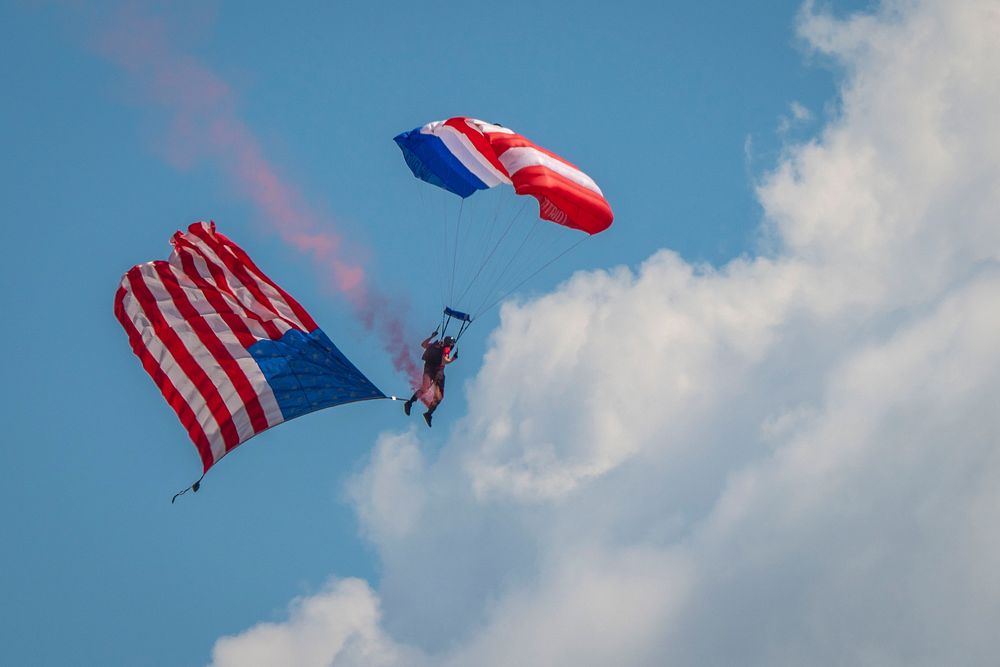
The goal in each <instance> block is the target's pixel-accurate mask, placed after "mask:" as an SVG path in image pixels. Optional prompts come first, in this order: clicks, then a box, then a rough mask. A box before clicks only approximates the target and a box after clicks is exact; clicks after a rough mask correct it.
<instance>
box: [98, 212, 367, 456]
mask: <svg viewBox="0 0 1000 667" xmlns="http://www.w3.org/2000/svg"><path fill="white" fill-rule="evenodd" d="M171 244H172V245H173V252H172V253H171V254H170V258H169V259H168V260H166V261H162V260H158V261H153V262H147V263H145V264H138V265H136V266H134V267H132V268H131V269H130V270H129V271H128V272H127V273H126V274H125V275H124V276H123V277H122V281H121V285H120V286H119V288H118V292H117V294H116V295H115V316H116V317H117V318H118V321H119V322H121V325H122V327H124V328H125V332H126V333H127V334H128V339H129V343H130V344H131V346H132V351H133V352H135V354H136V356H138V357H139V359H140V360H141V361H142V366H143V368H145V369H146V372H147V373H149V375H150V377H152V378H153V381H154V382H155V383H156V385H157V386H158V387H159V389H160V391H161V392H162V393H163V397H164V398H165V399H166V400H167V403H169V404H170V407H172V408H173V409H174V412H176V413H177V416H178V418H179V419H180V421H181V424H182V425H183V426H184V428H185V429H186V430H187V432H188V435H189V436H190V437H191V440H192V441H193V442H194V444H195V447H196V448H197V449H198V453H199V455H200V456H201V461H202V465H203V468H204V470H205V471H206V472H207V471H208V469H209V468H211V467H212V466H213V465H214V464H215V463H216V462H218V461H219V459H221V458H222V457H223V456H225V455H226V454H227V453H228V452H230V451H232V450H233V449H234V448H235V447H237V446H238V445H239V444H241V443H243V442H246V441H247V440H248V439H250V438H252V437H253V436H255V435H257V434H258V433H260V432H261V431H264V430H266V429H269V428H271V427H272V426H277V425H278V424H280V423H282V422H284V421H287V420H289V419H293V418H295V417H298V416H300V415H304V414H306V413H309V412H312V411H314V410H319V409H321V408H325V407H329V406H332V405H339V404H341V403H349V402H352V401H363V400H368V399H375V398H385V397H386V396H385V394H383V393H382V392H381V391H379V389H378V388H377V387H376V386H375V385H374V384H372V383H371V381H369V380H368V378H366V377H365V376H364V375H363V374H362V373H361V372H360V371H359V370H358V369H357V368H356V367H355V366H354V365H353V364H352V363H351V362H350V361H348V359H347V358H346V357H345V356H344V355H343V354H342V353H341V352H340V350H338V349H337V347H336V346H335V345H334V344H333V343H332V342H331V341H330V339H329V338H327V336H326V334H324V333H323V331H322V330H320V329H319V328H318V327H317V326H316V322H315V321H313V319H312V317H310V316H309V313H308V312H306V310H305V309H304V308H303V307H302V306H301V305H300V304H299V302H298V301H296V300H295V299H294V298H292V297H291V295H289V294H288V293H287V292H286V291H285V290H283V289H282V288H281V287H279V286H278V284H277V283H275V282H274V281H273V280H271V279H270V278H268V277H267V276H266V275H265V274H264V272H263V271H261V270H260V269H259V268H258V267H257V265H256V264H254V262H253V261H252V260H251V259H250V257H249V256H248V255H247V254H246V252H245V251H244V250H243V249H242V248H240V247H239V246H238V245H236V244H235V243H233V242H232V241H231V240H229V239H228V238H226V237H225V236H223V235H222V234H220V233H219V232H218V231H216V229H215V223H212V222H196V223H194V224H193V225H191V226H190V227H189V228H188V231H187V233H184V232H177V233H176V234H174V236H173V238H172V239H171Z"/></svg>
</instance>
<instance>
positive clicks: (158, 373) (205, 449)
mask: <svg viewBox="0 0 1000 667" xmlns="http://www.w3.org/2000/svg"><path fill="white" fill-rule="evenodd" d="M122 282H123V283H124V282H125V281H124V280H123V281H122ZM126 291H127V290H126V289H125V287H124V285H123V286H121V287H119V288H118V292H117V293H116V294H115V317H117V318H118V321H119V322H120V323H121V325H122V328H123V329H125V333H126V335H127V336H128V342H129V345H130V346H131V347H132V352H134V353H135V356H137V357H139V361H140V362H142V367H143V368H144V369H145V370H146V373H148V374H149V376H150V377H151V378H153V382H154V383H156V386H157V387H158V388H159V389H160V393H161V394H163V398H164V399H166V401H167V404H168V405H170V407H171V408H173V411H174V412H175V413H176V414H177V418H178V419H179V420H180V422H181V426H183V427H184V429H185V430H186V431H187V432H188V436H189V437H190V438H191V441H192V442H193V443H194V446H195V449H197V450H198V455H199V456H200V457H201V465H202V469H203V471H204V472H208V469H209V468H211V467H212V465H213V464H214V463H215V457H214V456H213V454H212V447H211V445H210V444H209V442H208V437H207V436H206V435H205V431H204V430H203V429H202V428H201V424H199V423H198V418H197V417H196V416H195V414H194V411H193V410H192V409H191V406H190V405H188V403H187V400H185V398H184V396H183V395H182V394H181V393H180V392H179V391H177V388H176V387H175V386H174V383H173V382H171V381H170V378H169V377H167V374H166V373H165V372H164V371H163V369H162V368H161V367H160V365H159V363H157V361H156V359H154V358H153V356H152V355H151V354H150V353H149V350H148V349H147V348H146V344H145V343H144V342H143V340H142V334H141V333H139V330H138V329H137V328H136V326H135V324H134V323H133V322H132V320H131V319H129V316H128V313H126V312H125V305H124V300H125V294H126Z"/></svg>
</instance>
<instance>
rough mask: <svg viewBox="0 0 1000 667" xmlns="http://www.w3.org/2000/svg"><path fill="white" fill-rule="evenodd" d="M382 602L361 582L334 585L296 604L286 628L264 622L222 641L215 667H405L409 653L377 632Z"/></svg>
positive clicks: (215, 654)
mask: <svg viewBox="0 0 1000 667" xmlns="http://www.w3.org/2000/svg"><path fill="white" fill-rule="evenodd" d="M378 620H379V610H378V600H377V598H376V596H375V594H374V593H373V592H372V590H371V589H370V588H369V587H368V584H367V583H365V582H364V581H361V580H360V579H341V580H333V581H330V582H329V583H328V584H327V585H326V587H325V588H324V589H323V590H322V591H320V592H319V593H317V594H316V595H313V596H311V597H307V598H302V599H299V600H295V601H293V602H292V604H291V607H290V617H289V619H288V620H287V621H285V622H282V623H261V624H259V625H256V626H254V627H253V628H251V629H249V630H247V631H246V632H243V633H242V634H239V635H236V636H234V637H223V638H221V639H219V640H218V641H217V642H216V644H215V648H214V650H213V651H212V658H213V662H212V664H213V665H214V666H215V667H229V666H230V665H231V666H232V667H257V666H260V667H279V666H281V665H296V667H323V666H326V665H333V664H337V665H372V666H376V665H389V664H400V661H401V660H403V659H404V658H405V656H406V652H405V651H403V650H401V649H398V648H396V647H395V646H394V645H393V642H392V641H391V640H390V639H388V638H387V637H385V636H384V635H383V634H382V633H381V631H380V630H379V628H378Z"/></svg>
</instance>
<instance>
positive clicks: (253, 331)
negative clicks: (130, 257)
mask: <svg viewBox="0 0 1000 667" xmlns="http://www.w3.org/2000/svg"><path fill="white" fill-rule="evenodd" d="M181 253H183V254H184V255H186V256H187V257H190V258H191V262H192V263H193V264H194V268H195V270H196V271H197V272H198V276H199V277H200V278H201V279H202V280H204V281H205V282H207V283H208V284H209V285H211V286H213V287H215V291H216V293H217V294H218V295H219V297H220V298H221V299H222V300H224V301H225V302H226V305H227V306H229V310H230V312H232V313H233V314H234V315H236V316H237V317H239V318H240V319H241V320H243V322H245V323H246V326H247V328H248V329H249V330H250V335H251V336H253V337H254V338H256V339H257V340H269V338H270V337H269V336H268V335H267V332H265V331H264V327H263V326H262V325H261V323H260V320H259V319H257V318H256V317H254V316H253V315H252V313H253V311H251V310H247V309H246V308H244V307H243V304H241V303H240V302H239V300H238V299H237V298H236V297H234V296H233V295H232V294H231V293H230V292H229V286H228V285H219V283H218V282H216V280H215V276H213V275H212V272H211V271H210V270H209V268H208V263H207V262H206V261H205V258H204V257H202V256H201V255H200V254H198V253H197V252H193V251H191V250H190V249H188V248H186V247H182V248H175V249H174V252H173V253H171V255H170V266H171V267H173V270H174V273H175V274H177V275H178V276H180V275H182V274H183V275H184V276H187V272H185V271H184V266H183V265H182V264H181V260H180V254H181ZM188 280H190V278H188ZM196 289H197V288H196Z"/></svg>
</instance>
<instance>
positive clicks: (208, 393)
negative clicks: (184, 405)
mask: <svg viewBox="0 0 1000 667" xmlns="http://www.w3.org/2000/svg"><path fill="white" fill-rule="evenodd" d="M148 266H149V264H140V265H138V266H136V267H134V268H132V270H130V271H129V272H128V274H127V275H128V277H129V285H130V286H131V288H132V289H131V292H132V294H133V295H134V296H135V298H136V302H137V305H138V306H139V307H140V308H141V309H142V311H143V313H144V314H145V315H146V318H147V319H148V320H149V321H150V322H151V323H152V325H153V331H155V333H156V336H157V338H158V339H159V340H160V341H161V342H162V343H163V345H164V347H165V348H166V350H167V351H168V352H170V356H171V357H173V359H174V361H175V362H176V363H177V365H178V366H179V367H180V369H181V370H182V371H183V373H184V375H185V376H187V378H188V380H189V382H190V384H191V386H192V388H193V389H194V391H195V392H196V393H187V392H185V395H186V396H187V398H188V404H189V405H192V406H195V405H197V403H198V402H199V398H200V402H202V403H203V404H204V405H205V407H207V408H208V412H209V413H210V414H211V416H212V418H213V420H214V428H213V426H212V422H211V421H209V420H207V419H202V420H201V424H202V428H203V429H204V430H205V434H206V435H208V438H209V441H210V442H211V443H212V451H213V453H214V454H215V458H216V460H218V459H220V458H221V457H222V455H223V454H225V452H226V450H228V449H229V448H230V447H232V446H233V445H235V444H236V443H238V442H239V433H238V431H237V430H236V427H235V425H234V424H233V420H232V414H231V413H230V412H229V409H228V408H227V407H226V403H225V400H223V398H222V396H221V395H220V394H219V390H218V389H217V388H216V386H215V383H214V382H212V380H211V378H209V377H208V374H207V373H205V371H204V369H202V367H201V366H200V365H199V364H198V361H197V360H196V359H195V358H194V357H193V356H192V354H191V352H190V350H189V349H188V347H187V346H186V345H185V344H184V341H183V340H182V339H181V336H180V335H179V332H178V331H177V330H175V329H174V328H173V326H171V325H172V323H171V322H169V321H167V318H166V317H165V316H164V314H163V312H162V310H161V309H160V305H159V304H158V303H157V300H156V297H154V296H153V294H152V292H151V291H150V289H149V287H148V285H147V283H146V276H144V275H143V269H144V268H145V267H148ZM147 270H148V269H147ZM195 412H196V413H197V412H198V410H197V408H196V409H195ZM216 435H219V436H221V441H220V438H218V437H214V436H216ZM220 444H221V445H222V446H221V451H220V448H219V445H220Z"/></svg>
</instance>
